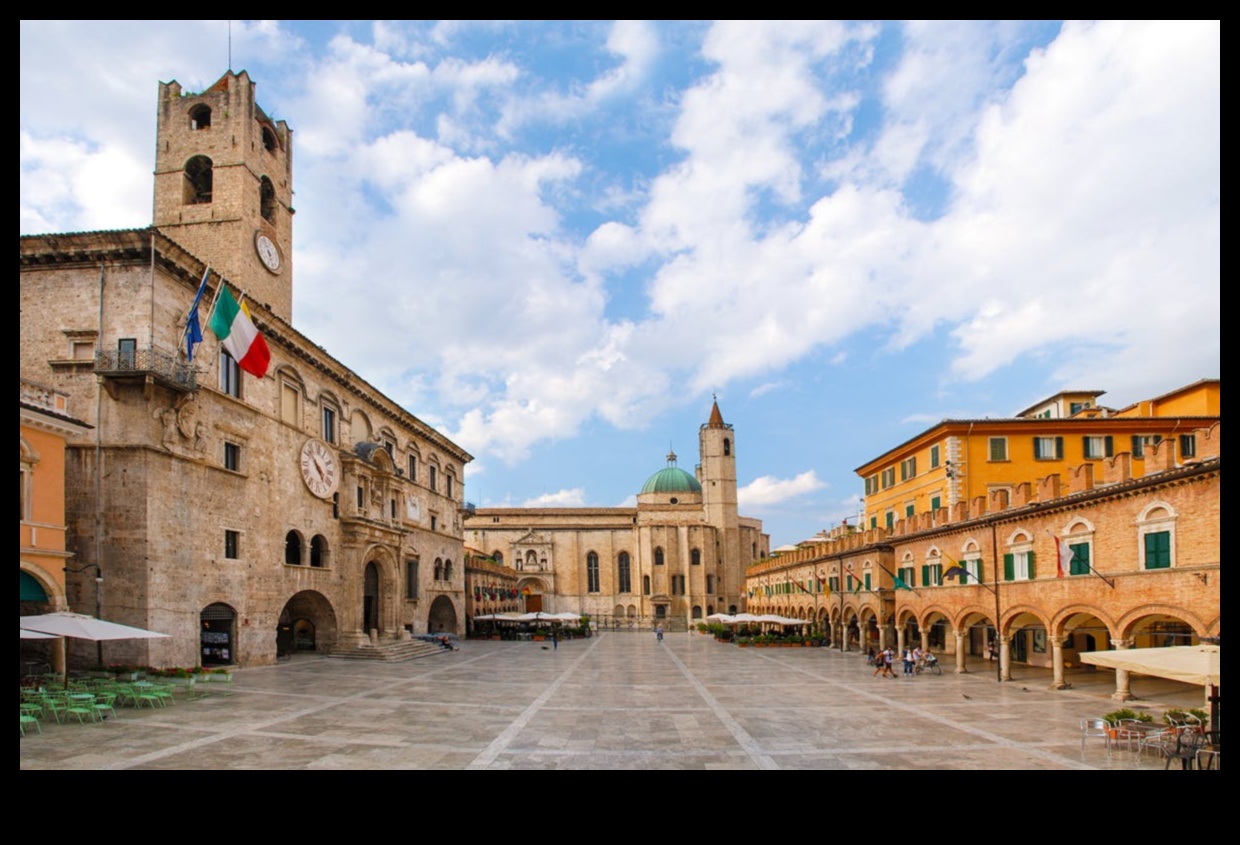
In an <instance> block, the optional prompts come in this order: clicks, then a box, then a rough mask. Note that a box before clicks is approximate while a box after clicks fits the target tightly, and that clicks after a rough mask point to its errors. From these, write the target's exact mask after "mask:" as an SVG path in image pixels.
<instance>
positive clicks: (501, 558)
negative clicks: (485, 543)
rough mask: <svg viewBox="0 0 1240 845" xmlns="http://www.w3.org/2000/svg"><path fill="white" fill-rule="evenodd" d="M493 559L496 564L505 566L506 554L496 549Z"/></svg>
mask: <svg viewBox="0 0 1240 845" xmlns="http://www.w3.org/2000/svg"><path fill="white" fill-rule="evenodd" d="M491 559H492V560H494V561H495V562H496V563H498V564H499V565H500V566H503V565H504V553H503V552H501V551H500V550H499V549H496V550H495V551H493V552H491Z"/></svg>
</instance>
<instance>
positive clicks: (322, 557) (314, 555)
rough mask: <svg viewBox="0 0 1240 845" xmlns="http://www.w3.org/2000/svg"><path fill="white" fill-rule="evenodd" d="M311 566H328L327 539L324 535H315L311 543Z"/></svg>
mask: <svg viewBox="0 0 1240 845" xmlns="http://www.w3.org/2000/svg"><path fill="white" fill-rule="evenodd" d="M310 565H311V566H318V567H322V566H327V539H326V538H325V537H324V536H323V535H322V534H315V535H314V538H313V539H312V540H311V541H310Z"/></svg>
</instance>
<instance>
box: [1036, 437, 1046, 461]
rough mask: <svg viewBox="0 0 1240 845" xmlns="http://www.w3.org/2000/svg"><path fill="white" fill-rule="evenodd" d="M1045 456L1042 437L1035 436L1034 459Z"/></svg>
mask: <svg viewBox="0 0 1240 845" xmlns="http://www.w3.org/2000/svg"><path fill="white" fill-rule="evenodd" d="M1043 457H1045V456H1044V455H1043V454H1042V438H1041V437H1035V438H1033V459H1034V460H1035V461H1036V460H1039V459H1041V458H1043Z"/></svg>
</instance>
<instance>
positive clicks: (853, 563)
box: [747, 422, 1222, 699]
mask: <svg viewBox="0 0 1240 845" xmlns="http://www.w3.org/2000/svg"><path fill="white" fill-rule="evenodd" d="M1181 433H1182V434H1183V435H1184V436H1191V437H1192V438H1193V447H1194V456H1193V457H1192V458H1188V459H1180V460H1177V457H1176V455H1177V447H1178V446H1179V445H1180V443H1181V442H1182V441H1181V439H1180V437H1179V436H1177V437H1164V438H1162V439H1161V440H1160V441H1159V442H1152V443H1148V444H1145V451H1144V458H1143V460H1142V461H1141V463H1140V467H1141V471H1140V472H1134V469H1133V467H1134V465H1135V462H1134V461H1133V460H1132V457H1131V455H1130V454H1129V453H1128V452H1122V453H1117V454H1115V455H1113V456H1112V457H1110V458H1104V459H1102V460H1100V461H1098V462H1093V461H1089V462H1085V463H1081V464H1079V465H1076V466H1072V467H1069V468H1068V469H1067V470H1066V471H1064V472H1062V473H1052V474H1049V475H1045V476H1041V477H1038V478H1036V479H1032V480H1029V481H1024V482H1020V483H1013V484H1011V485H1007V486H1004V487H1001V488H999V489H995V490H992V491H991V492H990V493H989V494H988V495H978V496H975V497H973V498H972V499H970V500H969V501H960V502H957V503H956V504H955V505H954V506H953V507H951V508H947V509H941V510H935V511H927V512H925V513H921V514H914V515H912V516H910V517H907V518H903V519H899V520H896V521H895V522H894V524H893V526H892V529H891V530H887V529H886V528H884V527H881V526H879V527H875V528H865V529H862V530H855V529H854V528H852V527H851V526H846V525H845V526H841V527H839V528H837V529H835V530H833V531H831V532H829V535H828V536H826V537H822V538H816V539H815V540H814V541H811V542H807V543H804V544H802V546H801V548H799V549H797V550H795V551H792V552H789V553H787V554H782V555H778V556H776V557H773V558H771V559H770V560H767V561H762V562H760V563H758V564H757V565H755V566H752V567H750V569H749V570H748V573H747V588H748V591H749V594H750V596H751V600H750V604H751V606H752V607H753V609H754V610H755V611H757V612H773V613H780V614H782V615H786V616H794V617H797V618H801V619H809V620H813V621H814V622H815V623H816V625H817V627H818V628H819V629H820V630H822V631H823V632H824V633H825V634H826V636H827V637H829V639H830V640H831V642H832V644H833V645H834V646H835V647H837V648H847V649H856V650H862V651H864V650H865V649H867V648H883V647H886V646H888V645H891V646H893V647H895V648H896V649H897V650H903V649H904V648H905V646H921V647H922V648H931V649H932V650H933V651H935V652H937V653H939V655H940V656H941V657H944V660H945V665H947V666H949V667H950V666H953V665H954V667H955V668H956V669H957V670H958V671H965V670H966V666H967V663H968V661H967V658H968V657H974V658H982V659H987V658H989V657H990V655H991V652H992V647H993V653H994V659H995V660H996V661H997V663H998V665H997V666H996V667H995V669H996V672H997V674H998V676H999V677H1002V678H1004V679H1007V678H1010V677H1011V667H1012V666H1013V665H1014V664H1018V663H1023V664H1029V665H1035V666H1043V667H1047V668H1050V669H1052V670H1053V673H1052V674H1053V681H1052V686H1054V687H1063V686H1064V684H1065V680H1064V678H1065V671H1066V670H1069V669H1073V668H1077V667H1080V665H1081V663H1080V660H1079V655H1080V653H1081V652H1087V651H1097V650H1104V649H1109V648H1133V647H1149V646H1169V645H1192V644H1195V643H1197V642H1200V641H1201V640H1203V639H1207V638H1213V637H1218V636H1220V635H1221V628H1222V609H1221V604H1220V599H1221V587H1222V583H1221V577H1222V570H1221V531H1220V517H1221V507H1220V505H1221V499H1220V491H1221V479H1220V476H1221V423H1219V422H1214V423H1212V424H1210V425H1208V426H1204V427H1201V428H1196V429H1189V430H1188V431H1184V430H1183V429H1181ZM1116 684H1117V688H1116V692H1115V697H1116V698H1120V699H1124V698H1127V697H1129V695H1130V691H1129V688H1128V677H1127V673H1123V672H1120V673H1117V679H1116Z"/></svg>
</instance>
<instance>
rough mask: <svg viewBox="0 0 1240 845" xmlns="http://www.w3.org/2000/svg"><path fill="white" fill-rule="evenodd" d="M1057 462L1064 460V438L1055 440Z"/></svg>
mask: <svg viewBox="0 0 1240 845" xmlns="http://www.w3.org/2000/svg"><path fill="white" fill-rule="evenodd" d="M1055 460H1057V461H1062V460H1063V438H1062V437H1056V438H1055Z"/></svg>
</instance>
